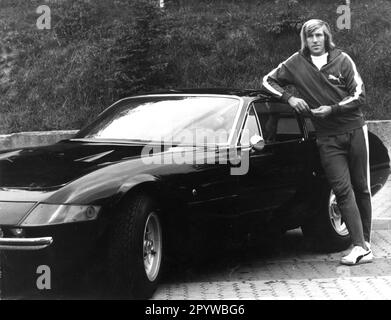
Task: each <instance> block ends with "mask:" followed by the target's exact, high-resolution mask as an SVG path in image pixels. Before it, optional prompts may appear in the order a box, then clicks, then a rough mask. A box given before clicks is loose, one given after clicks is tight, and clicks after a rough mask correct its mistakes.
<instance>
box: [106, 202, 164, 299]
mask: <svg viewBox="0 0 391 320" xmlns="http://www.w3.org/2000/svg"><path fill="white" fill-rule="evenodd" d="M159 214H160V211H159V208H158V206H157V204H156V202H155V201H154V200H153V199H152V198H151V197H149V196H147V195H137V196H134V197H132V198H131V199H129V200H128V201H126V202H125V203H124V204H123V205H122V207H121V209H120V212H119V215H118V216H117V217H116V221H115V223H114V225H113V228H112V232H111V238H110V243H109V246H110V247H109V253H108V267H109V275H110V282H111V287H112V293H114V294H115V295H116V296H120V297H126V298H132V299H147V298H150V297H151V296H152V294H153V293H154V291H155V290H156V287H157V284H158V282H159V278H160V275H161V266H162V259H163V229H162V224H161V220H160V216H159Z"/></svg>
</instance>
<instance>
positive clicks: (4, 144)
mask: <svg viewBox="0 0 391 320" xmlns="http://www.w3.org/2000/svg"><path fill="white" fill-rule="evenodd" d="M368 128H369V130H370V131H371V132H373V133H375V134H376V135H377V136H378V137H379V138H380V139H381V140H382V141H383V143H384V144H385V145H386V147H387V148H388V152H389V153H390V155H391V120H380V121H368ZM76 132H77V130H66V131H65V130H64V131H37V132H20V133H12V134H6V135H0V150H4V149H14V148H21V147H32V146H42V145H48V144H52V143H55V142H57V141H59V140H62V139H68V138H71V137H72V136H73V135H74V134H76Z"/></svg>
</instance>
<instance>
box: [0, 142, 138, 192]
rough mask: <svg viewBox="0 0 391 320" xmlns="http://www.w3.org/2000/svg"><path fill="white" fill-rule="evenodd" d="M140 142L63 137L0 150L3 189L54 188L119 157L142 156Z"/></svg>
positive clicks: (0, 184)
mask: <svg viewBox="0 0 391 320" xmlns="http://www.w3.org/2000/svg"><path fill="white" fill-rule="evenodd" d="M144 146H145V145H141V144H109V143H88V142H71V141H64V142H60V143H57V144H54V145H50V146H44V147H35V148H23V149H18V150H11V151H6V152H2V153H0V189H3V190H4V189H5V188H6V189H26V190H50V189H53V190H55V189H56V188H59V187H61V186H63V185H65V184H67V183H69V182H71V181H73V180H75V179H77V178H79V177H81V176H83V175H86V174H88V173H90V172H92V171H95V170H98V169H100V168H103V167H105V166H109V165H112V164H114V163H117V162H119V161H123V160H129V159H132V158H139V157H141V153H142V150H143V147H144Z"/></svg>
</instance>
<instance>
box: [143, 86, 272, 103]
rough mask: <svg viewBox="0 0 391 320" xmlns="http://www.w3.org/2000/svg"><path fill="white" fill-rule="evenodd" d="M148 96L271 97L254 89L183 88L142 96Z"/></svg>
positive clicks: (262, 91)
mask: <svg viewBox="0 0 391 320" xmlns="http://www.w3.org/2000/svg"><path fill="white" fill-rule="evenodd" d="M148 94H170V95H172V94H218V95H235V96H239V97H246V96H247V97H259V98H265V99H267V100H269V99H271V98H272V97H271V96H270V95H269V94H268V93H266V92H265V91H264V90H255V89H235V88H184V89H164V90H159V91H153V92H146V93H143V94H142V95H148Z"/></svg>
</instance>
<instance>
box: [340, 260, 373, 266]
mask: <svg viewBox="0 0 391 320" xmlns="http://www.w3.org/2000/svg"><path fill="white" fill-rule="evenodd" d="M371 262H373V259H370V260H365V259H361V260H360V261H358V262H356V263H352V262H350V261H341V262H340V263H341V264H343V265H345V266H357V265H359V264H364V263H371Z"/></svg>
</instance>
